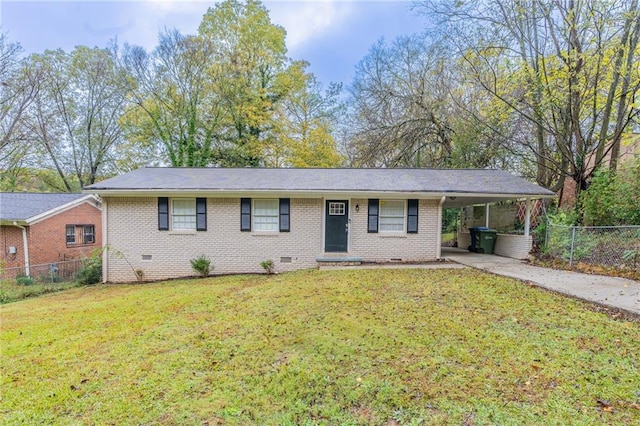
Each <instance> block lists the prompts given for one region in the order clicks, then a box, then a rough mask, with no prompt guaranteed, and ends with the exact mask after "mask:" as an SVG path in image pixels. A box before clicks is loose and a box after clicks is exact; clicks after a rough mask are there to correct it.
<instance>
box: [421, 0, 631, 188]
mask: <svg viewBox="0 0 640 426" xmlns="http://www.w3.org/2000/svg"><path fill="white" fill-rule="evenodd" d="M420 10H422V11H426V12H428V13H429V14H430V16H432V17H433V16H436V17H440V18H441V19H440V20H438V24H439V25H440V27H439V28H440V29H443V34H446V36H447V37H448V39H449V40H450V42H451V45H452V46H455V47H456V50H455V52H454V54H455V55H458V56H459V57H460V58H462V59H463V61H464V64H465V71H464V74H465V75H467V76H468V78H469V79H470V81H473V82H475V83H476V84H478V85H479V86H480V87H482V88H483V89H484V90H486V91H487V92H488V93H490V94H491V95H492V96H493V97H494V98H495V99H496V100H497V101H499V102H501V103H502V104H503V105H504V106H505V107H506V110H505V112H508V113H510V114H515V115H518V116H519V117H521V118H523V119H524V120H526V121H528V122H530V123H531V124H532V133H531V137H530V138H529V139H528V141H523V142H524V147H525V148H526V149H527V150H528V151H530V152H531V153H532V155H533V159H534V161H535V163H536V164H537V168H538V173H537V179H538V182H539V183H541V184H542V185H545V186H548V187H552V188H554V189H557V188H559V187H561V186H562V184H563V181H564V178H565V177H571V178H573V179H574V180H575V181H576V183H577V185H576V186H577V191H578V192H579V191H580V190H582V189H584V188H585V187H586V186H587V184H588V181H589V179H590V177H591V175H592V173H593V172H594V170H595V169H597V168H598V167H599V166H600V165H601V164H602V162H603V161H604V159H605V157H606V154H607V153H608V152H609V151H610V152H611V155H612V156H613V157H614V158H612V162H611V166H612V167H614V168H615V165H616V160H617V158H615V157H617V155H618V149H619V144H620V138H621V137H622V135H623V133H624V132H625V130H626V129H627V128H628V126H629V125H630V123H631V122H632V120H633V119H634V117H637V116H638V114H639V109H638V107H637V104H635V103H634V98H635V96H636V95H637V93H638V89H639V88H640V85H639V76H638V69H637V67H634V65H633V64H634V63H635V57H636V54H637V48H638V32H639V25H640V24H639V21H640V10H639V9H638V1H637V0H631V1H615V0H614V1H610V2H601V1H574V0H564V1H561V0H558V1H542V0H529V1H507V0H492V1H487V2H470V1H468V2H467V1H461V2H455V3H451V2H446V1H427V2H423V3H422V5H421V6H420ZM611 58H613V60H611ZM603 94H604V95H603Z"/></svg>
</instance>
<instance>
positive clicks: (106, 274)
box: [102, 198, 109, 284]
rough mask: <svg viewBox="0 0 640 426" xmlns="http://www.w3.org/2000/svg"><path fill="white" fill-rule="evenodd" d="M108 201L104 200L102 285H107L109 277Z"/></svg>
mask: <svg viewBox="0 0 640 426" xmlns="http://www.w3.org/2000/svg"><path fill="white" fill-rule="evenodd" d="M107 212H108V209H107V200H106V198H103V199H102V283H103V284H104V283H106V282H107V281H108V280H107V278H108V277H109V253H108V251H109V246H108V244H107V243H108V241H107V238H108V235H107V229H108V227H107V221H108V220H107V219H108V218H107Z"/></svg>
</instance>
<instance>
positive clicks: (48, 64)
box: [24, 46, 131, 191]
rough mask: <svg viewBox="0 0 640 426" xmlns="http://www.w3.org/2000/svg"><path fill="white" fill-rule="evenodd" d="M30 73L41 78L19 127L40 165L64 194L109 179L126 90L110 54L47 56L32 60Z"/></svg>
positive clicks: (84, 51) (81, 51) (81, 50)
mask: <svg viewBox="0 0 640 426" xmlns="http://www.w3.org/2000/svg"><path fill="white" fill-rule="evenodd" d="M30 67H32V68H33V69H36V70H37V72H38V73H39V74H40V76H41V90H40V91H39V92H38V95H37V96H36V97H35V99H34V101H33V102H32V104H31V105H30V107H29V109H28V111H27V112H26V114H25V117H24V124H25V126H26V128H27V130H28V132H29V135H30V137H31V138H32V139H33V140H35V141H36V142H37V144H38V147H39V150H38V153H40V154H41V155H42V158H43V159H44V160H43V164H48V165H49V166H50V167H51V168H52V169H54V170H55V171H56V173H57V175H58V177H59V179H60V181H61V182H62V186H63V189H64V190H66V191H75V190H78V189H80V188H82V187H83V186H85V185H89V184H92V183H94V182H95V181H96V179H97V178H99V177H100V176H103V175H108V174H111V173H113V172H114V167H115V166H114V161H115V157H114V153H115V150H116V149H117V148H118V146H119V145H120V144H121V143H122V142H123V138H122V132H121V128H120V123H119V120H120V117H121V115H122V114H123V112H124V109H125V107H126V103H127V94H128V92H129V91H130V84H131V83H130V79H128V78H127V76H126V74H125V73H124V72H123V70H121V69H120V68H119V67H118V66H117V61H116V52H115V48H114V49H98V48H93V49H91V48H88V47H84V46H79V47H76V48H75V50H74V51H73V52H71V53H65V52H64V51H62V50H57V51H48V52H45V53H44V54H42V55H32V56H31V57H30Z"/></svg>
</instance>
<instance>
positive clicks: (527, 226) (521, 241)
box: [442, 182, 555, 259]
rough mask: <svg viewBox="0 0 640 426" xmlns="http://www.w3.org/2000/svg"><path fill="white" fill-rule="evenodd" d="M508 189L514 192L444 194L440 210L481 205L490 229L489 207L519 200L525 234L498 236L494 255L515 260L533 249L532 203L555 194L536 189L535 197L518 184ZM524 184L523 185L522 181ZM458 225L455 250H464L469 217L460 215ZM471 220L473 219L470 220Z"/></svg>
mask: <svg viewBox="0 0 640 426" xmlns="http://www.w3.org/2000/svg"><path fill="white" fill-rule="evenodd" d="M510 184H511V185H512V186H511V188H510V189H512V190H513V193H510V194H506V193H491V192H489V191H487V193H484V194H470V193H466V194H465V193H461V194H459V195H458V194H456V195H447V197H446V199H445V200H444V202H443V203H442V208H443V209H444V208H458V209H461V210H463V209H465V208H468V207H475V206H483V207H484V209H485V213H484V217H485V223H484V226H485V227H487V228H489V227H490V221H491V220H490V219H491V215H490V206H491V205H492V204H496V203H499V202H503V201H522V202H524V203H525V208H526V211H525V217H524V224H523V225H524V232H523V234H522V235H520V234H503V233H499V234H498V237H497V239H496V243H495V247H494V250H493V253H494V254H497V255H500V256H505V257H511V258H514V259H526V258H527V257H528V255H529V252H530V251H531V248H532V247H533V237H532V236H531V208H532V202H533V201H534V200H538V199H543V198H555V194H554V193H553V192H551V191H548V190H544V189H543V190H542V191H541V190H540V189H541V188H540V187H537V190H536V192H537V194H532V193H531V192H532V191H531V187H529V186H528V185H518V183H517V182H516V183H515V186H513V185H514V183H513V182H510ZM525 184H526V182H525ZM460 220H461V226H459V227H458V229H457V236H456V237H457V241H458V247H459V248H462V249H466V247H468V246H469V245H470V244H471V235H470V232H469V228H470V227H471V226H473V225H471V224H470V223H469V217H468V216H467V215H462V214H461V219H460ZM471 220H472V218H471ZM470 225H471V226H470Z"/></svg>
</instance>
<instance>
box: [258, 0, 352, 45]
mask: <svg viewBox="0 0 640 426" xmlns="http://www.w3.org/2000/svg"><path fill="white" fill-rule="evenodd" d="M265 5H266V7H267V8H268V9H269V10H270V16H271V20H272V22H274V23H276V24H278V25H281V26H282V27H284V29H285V30H287V47H288V48H289V50H292V51H295V50H296V49H300V48H301V47H302V46H303V45H305V44H306V43H309V42H311V41H313V40H314V39H319V38H321V37H322V36H323V35H324V34H326V33H327V32H329V31H331V30H332V29H335V28H337V27H339V26H341V25H344V23H345V22H346V21H347V19H348V18H349V16H351V14H352V13H353V12H354V10H355V8H354V7H353V3H352V2H347V1H286V2H281V1H274V2H265Z"/></svg>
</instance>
